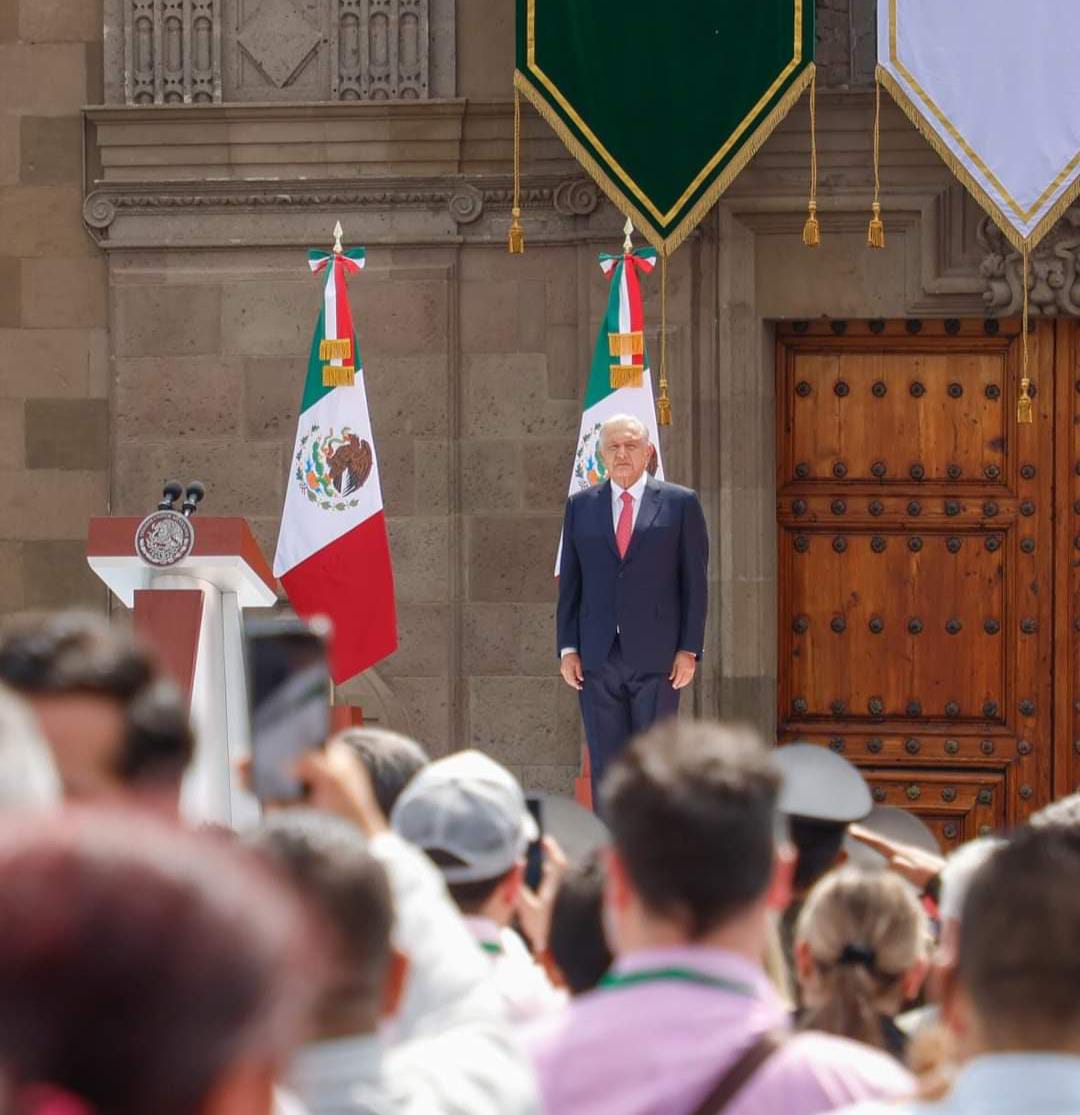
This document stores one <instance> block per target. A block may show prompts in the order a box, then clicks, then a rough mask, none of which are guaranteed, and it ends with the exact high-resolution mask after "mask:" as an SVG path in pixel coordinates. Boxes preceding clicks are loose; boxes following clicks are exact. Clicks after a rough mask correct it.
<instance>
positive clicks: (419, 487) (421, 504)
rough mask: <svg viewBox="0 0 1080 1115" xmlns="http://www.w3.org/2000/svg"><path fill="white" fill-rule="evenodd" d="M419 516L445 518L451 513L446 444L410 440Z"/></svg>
mask: <svg viewBox="0 0 1080 1115" xmlns="http://www.w3.org/2000/svg"><path fill="white" fill-rule="evenodd" d="M413 457H414V464H413V469H414V474H415V476H416V512H417V514H418V515H445V514H447V513H448V512H449V510H450V447H449V445H448V444H447V443H446V442H445V441H433V440H430V439H428V438H415V439H414V440H413Z"/></svg>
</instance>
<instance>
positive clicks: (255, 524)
mask: <svg viewBox="0 0 1080 1115" xmlns="http://www.w3.org/2000/svg"><path fill="white" fill-rule="evenodd" d="M248 525H249V526H250V527H251V533H252V534H254V535H255V541H256V542H258V544H259V550H260V551H261V552H262V555H263V557H264V558H266V561H267V564H268V565H273V564H274V553H275V551H276V550H277V537H278V531H279V530H280V529H281V509H280V508H279V509H278V513H277V514H276V515H259V516H252V515H249V516H248Z"/></svg>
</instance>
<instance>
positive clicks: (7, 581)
mask: <svg viewBox="0 0 1080 1115" xmlns="http://www.w3.org/2000/svg"><path fill="white" fill-rule="evenodd" d="M2 19H3V17H2V16H0V20H2ZM21 555H22V543H21V542H0V615H4V614H8V613H11V612H18V611H20V610H21V609H22V608H23V582H22V558H21Z"/></svg>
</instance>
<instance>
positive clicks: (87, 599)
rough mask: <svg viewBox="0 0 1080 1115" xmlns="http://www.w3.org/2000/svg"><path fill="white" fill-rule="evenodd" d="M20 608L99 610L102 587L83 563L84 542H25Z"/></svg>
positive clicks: (104, 593)
mask: <svg viewBox="0 0 1080 1115" xmlns="http://www.w3.org/2000/svg"><path fill="white" fill-rule="evenodd" d="M22 581H23V593H24V600H23V607H24V608H74V607H88V606H92V607H96V608H102V607H104V606H105V602H106V599H107V596H108V589H106V587H105V585H104V583H103V582H102V581H101V580H99V579H98V577H97V576H96V575H95V574H94V573H93V571H92V570H91V569H90V566H89V565H88V564H87V562H86V542H85V540H83V539H81V538H76V539H73V540H71V541H54V542H25V543H24V544H23V547H22Z"/></svg>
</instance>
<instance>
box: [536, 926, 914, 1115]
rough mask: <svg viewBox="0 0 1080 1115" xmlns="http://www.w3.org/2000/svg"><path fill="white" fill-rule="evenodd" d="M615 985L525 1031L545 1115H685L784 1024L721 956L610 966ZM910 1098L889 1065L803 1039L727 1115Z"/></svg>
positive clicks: (643, 955)
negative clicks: (764, 1035) (741, 1057)
mask: <svg viewBox="0 0 1080 1115" xmlns="http://www.w3.org/2000/svg"><path fill="white" fill-rule="evenodd" d="M613 975H614V977H615V979H616V980H617V981H618V980H623V981H625V982H623V983H621V984H618V983H617V984H616V985H615V986H608V987H601V988H600V989H598V990H596V991H593V992H590V993H589V994H587V995H583V996H581V997H580V998H578V999H575V1000H573V1002H572V1003H571V1005H570V1006H569V1008H568V1009H567V1010H566V1011H564V1012H563V1013H562V1014H561V1015H557V1016H554V1017H553V1018H550V1019H545V1020H544V1021H543V1022H540V1023H537V1024H536V1025H534V1026H532V1027H530V1028H529V1029H528V1030H526V1031H525V1038H526V1046H527V1049H528V1051H529V1053H530V1054H531V1056H532V1059H533V1063H534V1065H535V1066H536V1070H537V1074H538V1076H539V1079H540V1090H541V1093H542V1095H543V1100H544V1109H545V1111H547V1112H548V1113H549V1115H689V1113H690V1112H691V1111H693V1109H694V1108H695V1107H696V1106H697V1104H698V1103H700V1102H701V1101H702V1100H703V1099H704V1098H705V1095H706V1093H707V1092H708V1091H709V1090H710V1089H711V1088H712V1086H713V1085H714V1084H715V1083H716V1082H717V1081H718V1080H719V1079H720V1076H721V1075H722V1074H723V1072H724V1071H725V1070H726V1069H727V1068H728V1067H729V1066H730V1065H731V1064H732V1063H733V1062H734V1060H735V1057H736V1056H737V1055H738V1054H739V1053H741V1052H742V1051H743V1050H744V1049H745V1048H746V1047H747V1046H748V1045H749V1044H750V1043H751V1042H752V1041H753V1040H754V1039H755V1038H756V1037H758V1035H760V1034H762V1033H764V1032H765V1031H767V1030H772V1029H778V1028H784V1027H786V1026H787V1023H788V1014H787V1010H786V1008H785V1006H784V1004H783V1002H782V1001H781V1000H780V998H779V996H777V994H776V993H775V992H774V991H773V989H772V985H771V984H770V983H769V981H768V979H767V978H766V976H765V973H764V972H763V971H762V970H761V969H760V968H757V967H755V966H754V965H753V964H751V963H750V962H749V961H747V960H745V959H743V958H742V957H739V956H736V955H734V954H732V953H728V952H721V951H720V950H718V949H707V948H701V947H693V946H689V947H685V948H673V949H655V950H650V951H647V952H639V953H635V954H633V955H631V956H628V957H625V958H623V959H622V960H620V961H618V962H617V963H616V965H615V967H614V969H613ZM913 1091H914V1082H913V1080H912V1078H911V1076H910V1075H909V1074H908V1073H907V1072H906V1071H905V1070H904V1069H903V1068H902V1067H901V1066H900V1065H899V1064H897V1062H896V1061H894V1060H893V1059H892V1058H891V1057H889V1056H888V1055H886V1054H884V1053H880V1052H878V1051H877V1050H874V1049H870V1048H869V1047H867V1046H863V1045H858V1044H856V1043H855V1042H850V1041H847V1040H845V1039H843V1038H834V1037H831V1036H827V1035H825V1034H809V1033H808V1034H800V1035H798V1036H795V1037H792V1038H791V1040H790V1041H789V1042H788V1043H787V1044H786V1045H785V1046H784V1048H783V1049H781V1050H780V1051H779V1052H778V1053H776V1054H774V1056H773V1057H772V1058H771V1059H770V1060H769V1061H768V1062H767V1063H766V1065H765V1066H764V1067H763V1068H762V1069H761V1070H760V1071H759V1072H758V1073H757V1074H756V1075H755V1077H754V1078H753V1079H752V1080H751V1081H750V1083H749V1084H747V1085H746V1086H745V1088H744V1089H743V1090H742V1091H741V1092H740V1093H739V1095H738V1096H737V1097H736V1099H735V1100H734V1101H733V1102H732V1103H731V1104H730V1106H729V1107H728V1109H727V1111H726V1112H725V1115H777V1113H778V1112H783V1113H784V1115H814V1113H816V1112H821V1111H831V1110H833V1109H834V1108H836V1107H840V1106H842V1105H844V1104H848V1103H853V1102H856V1101H859V1100H865V1099H893V1098H898V1097H904V1096H908V1095H911V1094H912V1092H913Z"/></svg>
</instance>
